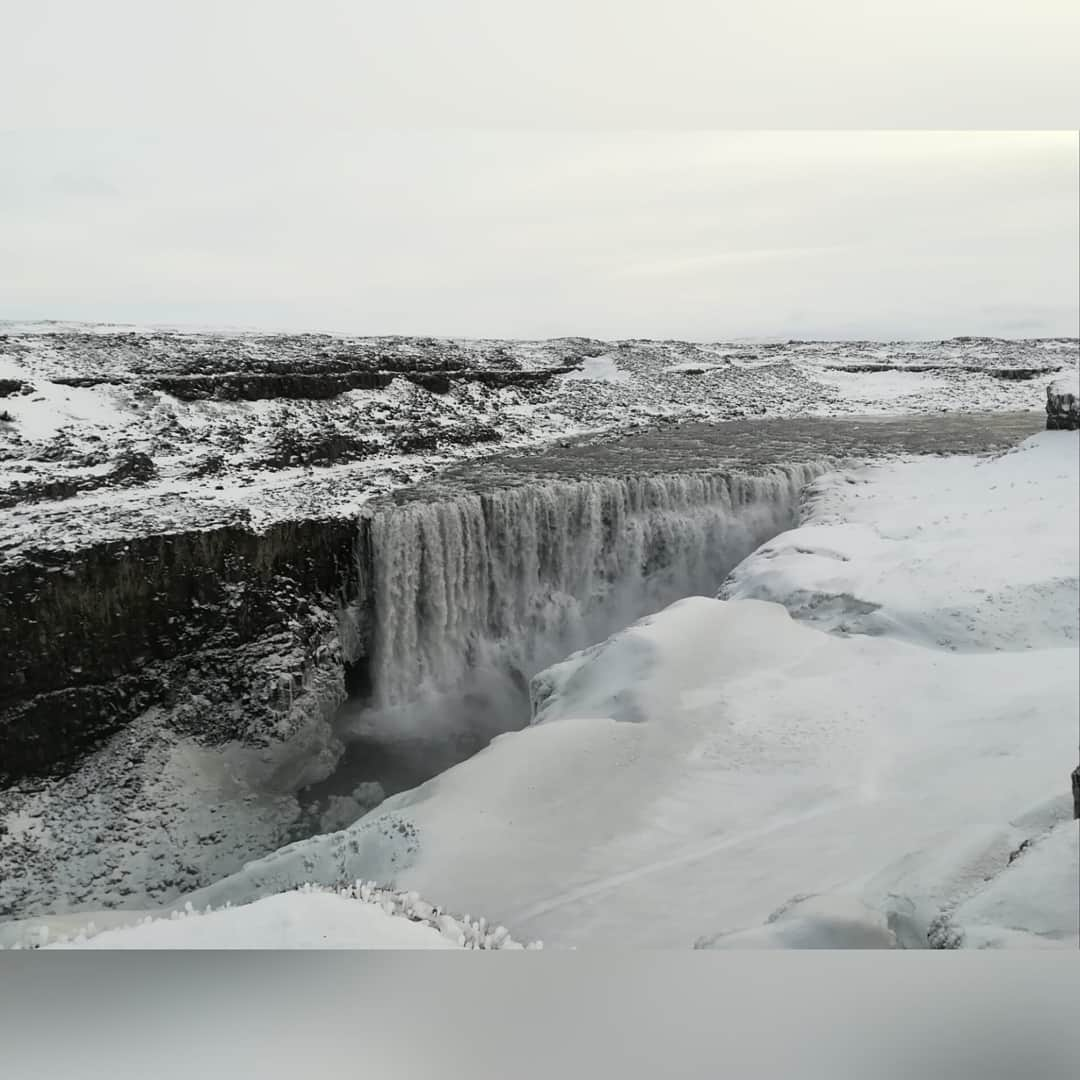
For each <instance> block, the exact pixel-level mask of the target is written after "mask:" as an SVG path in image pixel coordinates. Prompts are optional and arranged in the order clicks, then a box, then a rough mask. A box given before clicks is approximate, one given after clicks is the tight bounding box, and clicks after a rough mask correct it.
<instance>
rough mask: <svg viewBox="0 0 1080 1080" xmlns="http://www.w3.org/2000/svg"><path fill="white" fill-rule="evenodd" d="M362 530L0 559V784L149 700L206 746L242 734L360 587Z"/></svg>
mask: <svg viewBox="0 0 1080 1080" xmlns="http://www.w3.org/2000/svg"><path fill="white" fill-rule="evenodd" d="M363 532H364V529H363V523H362V522H361V523H359V524H358V522H357V521H356V520H354V519H347V520H346V519H333V520H311V521H301V522H286V523H281V524H278V525H275V526H273V527H271V528H270V529H268V530H266V531H265V532H262V533H256V532H253V531H251V530H250V529H247V528H245V527H243V526H240V525H237V526H225V527H221V528H218V529H215V530H209V531H205V532H185V533H176V534H173V535H159V536H148V537H144V538H140V539H138V540H135V541H130V542H127V543H121V542H111V543H100V544H96V545H94V546H91V547H88V548H86V549H83V550H80V551H78V552H61V551H51V552H40V553H38V556H37V558H36V559H34V560H33V561H26V562H22V563H19V564H15V565H8V566H4V567H0V783H7V782H10V781H11V780H14V779H17V778H19V777H22V776H26V775H40V774H43V773H45V774H48V773H50V772H52V771H56V770H62V769H63V768H64V767H65V765H67V764H69V763H70V762H72V761H74V760H76V759H77V758H78V757H79V756H80V755H81V754H83V753H85V752H87V751H88V750H90V749H92V748H93V747H94V746H96V745H98V744H99V743H100V742H101V740H102V739H103V738H105V737H106V736H108V735H110V734H111V733H112V732H114V731H116V730H118V729H119V728H120V727H121V726H123V725H124V724H125V723H127V722H128V721H130V720H131V719H133V718H134V717H135V716H137V715H138V714H139V713H140V712H142V711H143V710H144V709H146V708H148V707H149V706H150V705H154V704H160V705H168V706H169V710H170V722H172V723H173V724H174V726H175V725H181V726H184V727H190V728H191V730H192V731H193V732H194V733H197V734H198V735H200V736H201V737H204V738H207V739H210V740H211V741H213V740H219V739H220V740H225V739H229V738H240V739H245V740H248V741H251V740H255V741H256V742H257V741H258V740H259V739H260V738H262V737H264V733H265V731H267V730H269V728H270V727H271V726H272V725H273V722H274V721H275V720H276V719H277V716H276V715H275V714H276V713H277V712H278V711H279V710H280V707H281V701H280V700H279V699H280V697H281V695H282V694H285V695H288V694H290V693H291V692H292V689H293V686H294V684H295V683H296V680H297V679H299V680H300V681H301V682H302V681H303V678H304V676H305V674H306V671H307V669H308V668H309V667H311V666H316V665H318V664H321V663H324V662H325V661H326V657H325V656H324V655H323V652H324V651H325V643H326V641H327V640H328V639H329V638H330V637H332V636H333V633H334V632H335V630H336V624H335V623H334V618H333V615H332V613H333V612H334V611H336V610H337V609H338V607H339V606H340V604H341V602H342V597H350V598H353V599H355V598H357V597H359V596H360V595H361V592H362V588H363V582H362V580H361V571H360V566H361V565H362V558H360V557H358V556H359V555H362V553H363V550H364V549H363V543H364V536H363ZM358 545H360V546H359V547H358ZM357 651H358V652H362V651H363V646H362V643H357ZM289 655H292V656H293V657H294V659H295V663H294V665H293V667H294V668H295V669H296V670H295V671H293V673H292V674H291V675H290V673H289V666H288V664H287V663H286V662H285V661H283V660H282V657H288V656H289ZM267 659H269V661H271V662H270V663H269V664H265V663H264V664H263V665H262V666H261V667H260V664H259V661H260V660H267ZM350 659H352V660H355V659H356V657H352V658H350ZM340 660H341V658H340V657H339V658H337V662H340ZM283 674H284V675H285V676H286V677H287V678H286V681H287V682H288V683H289V685H287V686H286V685H284V684H283V683H282V682H281V679H282V676H283ZM238 701H239V702H240V703H241V705H240V707H238V706H237V702H238Z"/></svg>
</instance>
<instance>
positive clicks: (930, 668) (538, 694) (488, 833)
mask: <svg viewBox="0 0 1080 1080" xmlns="http://www.w3.org/2000/svg"><path fill="white" fill-rule="evenodd" d="M1077 460H1078V455H1077V439H1076V436H1074V435H1072V434H1070V433H1064V432H1053V433H1047V434H1046V435H1041V436H1037V437H1036V438H1034V439H1032V440H1030V441H1029V442H1028V443H1026V444H1025V445H1024V446H1023V447H1021V448H1020V449H1019V450H1018V451H1016V452H1015V453H1014V454H1008V455H1005V456H1003V457H1000V458H998V459H995V460H993V461H982V462H979V463H976V462H974V461H971V460H964V461H956V460H950V459H945V460H940V461H936V462H929V463H900V464H896V465H893V466H888V467H885V468H881V467H876V468H871V469H868V470H865V471H863V472H862V473H859V474H855V475H854V476H852V477H849V478H846V477H834V478H833V479H832V480H831V481H829V482H828V483H827V484H824V485H822V486H821V488H820V489H819V491H818V493H817V504H816V507H815V508H814V509H813V510H812V511H811V515H810V521H809V523H808V525H807V526H804V529H807V530H809V535H808V536H807V539H806V541H805V543H803V542H799V537H800V535H802V533H803V529H799V530H795V531H793V533H791V534H788V536H787V537H785V538H784V539H783V544H788V543H789V542H790V543H791V545H792V546H791V548H790V551H791V553H792V554H791V558H790V560H789V562H788V563H787V564H786V565H787V568H786V571H785V573H786V574H787V579H786V580H787V585H786V586H785V585H784V583H783V580H781V577H778V574H779V573H780V572H779V571H777V569H776V565H777V561H776V559H768V558H767V557H765V556H764V555H763V554H761V553H759V554H758V555H755V556H751V559H750V561H749V564H748V565H747V566H744V567H743V568H741V569H740V571H739V573H738V574H737V575H736V578H735V583H736V587H737V588H739V589H741V590H744V591H745V592H752V591H753V588H754V587H755V586H754V584H753V583H754V582H755V580H757V579H755V577H754V567H755V566H756V567H767V568H768V575H769V577H768V580H769V588H770V590H771V595H773V596H779V597H783V596H784V595H785V593H786V592H787V591H790V592H791V593H792V594H793V595H794V596H795V597H796V599H795V602H793V603H792V607H793V610H795V611H796V612H797V613H798V614H799V615H800V621H796V620H795V619H793V618H792V617H791V615H790V614H789V612H788V611H787V610H785V608H784V607H783V606H782V605H780V604H777V603H773V602H770V601H763V600H761V599H756V598H749V597H748V598H737V599H729V600H721V599H709V598H706V597H694V598H690V599H688V600H684V601H681V602H679V603H677V604H675V605H673V606H671V607H669V608H668V609H666V610H665V611H663V612H661V613H660V614H658V615H656V616H653V617H652V618H649V619H645V620H643V621H641V622H639V623H637V624H635V625H634V626H632V627H630V628H629V629H627V630H626V631H624V632H622V633H621V634H618V635H615V636H614V637H613V638H611V639H609V640H608V641H607V642H605V643H603V644H602V645H599V646H597V647H595V648H592V649H589V650H586V651H585V652H583V653H580V654H577V655H575V656H574V657H572V658H570V659H569V660H567V661H565V662H564V663H562V664H559V665H556V666H555V667H554V668H551V669H549V670H548V671H546V672H545V673H542V674H541V675H540V676H538V677H537V679H536V680H535V681H534V686H533V693H534V698H535V702H536V708H537V715H536V719H537V722H536V723H535V724H534V726H532V727H531V728H529V729H527V730H526V731H523V732H520V733H515V734H510V735H504V736H501V737H500V738H498V739H496V740H495V742H494V743H493V744H492V745H491V746H490V747H489V748H488V749H487V750H485V751H483V752H482V753H480V754H478V755H477V756H476V757H474V758H472V759H470V760H469V761H466V762H464V763H463V764H461V765H459V766H457V767H455V768H453V769H451V770H449V771H448V772H447V773H444V774H442V775H441V776H439V777H436V778H435V779H434V780H432V781H430V782H429V783H427V784H425V785H423V786H421V787H420V788H418V789H416V790H414V791H412V792H406V793H403V794H401V795H398V796H395V797H394V798H392V799H390V800H388V801H387V802H386V803H384V804H383V805H382V806H380V807H379V808H378V809H376V810H375V811H373V812H372V813H370V814H368V815H367V816H365V817H364V818H362V819H360V821H358V822H356V823H355V824H354V825H352V826H350V827H349V828H347V829H345V830H342V831H341V832H338V833H334V834H330V835H328V836H323V837H317V838H314V839H313V840H309V841H304V842H302V843H300V844H296V845H291V846H290V847H288V848H285V849H282V850H281V851H279V852H277V853H276V854H275V855H273V856H270V857H269V858H267V859H263V860H260V861H258V862H256V863H252V864H249V865H248V866H247V867H246V868H245V870H244V871H242V872H241V873H239V874H237V875H234V876H233V877H231V878H229V879H226V880H224V881H222V882H220V883H218V884H217V885H214V886H211V887H210V888H208V889H204V890H201V891H200V892H199V893H196V894H194V895H193V896H192V897H191V900H192V902H193V903H195V904H196V906H203V905H205V904H206V903H213V904H222V903H225V902H227V901H233V902H238V901H241V900H247V899H251V898H254V897H258V896H265V895H270V894H273V893H275V892H278V891H280V890H282V889H284V888H288V887H290V886H293V885H295V884H296V883H298V881H299V880H302V879H304V880H306V879H309V878H311V879H315V880H332V879H334V878H336V879H337V880H340V879H341V877H342V876H354V877H359V876H362V877H369V878H375V879H378V880H381V881H386V882H391V881H392V882H394V883H395V885H396V886H397V887H399V888H411V889H417V890H419V891H420V892H422V893H424V894H425V895H431V896H438V897H439V898H440V901H441V902H443V903H446V904H448V905H450V906H451V907H454V908H455V909H459V910H461V909H482V910H486V911H488V912H490V913H491V914H492V915H493V916H495V917H497V918H499V919H500V920H501V921H502V922H504V923H505V924H506V925H508V926H511V927H513V928H514V931H515V933H518V934H523V935H528V936H531V937H542V938H544V940H545V941H547V942H548V943H549V944H554V945H568V944H575V945H577V944H581V945H586V944H589V945H623V946H674V947H689V946H690V945H691V944H693V943H695V942H696V943H698V944H701V945H716V944H720V945H724V944H729V945H731V944H734V945H737V946H740V947H742V946H746V945H754V944H757V945H761V944H767V945H777V944H781V945H786V946H793V945H794V946H807V945H814V944H817V945H818V946H822V945H826V946H829V947H835V946H837V945H841V944H843V945H848V946H852V947H864V946H866V945H874V944H877V945H886V946H887V945H890V944H893V943H898V944H902V945H905V946H907V947H912V946H918V945H922V946H925V945H927V944H939V945H940V944H943V945H955V944H964V943H965V934H967V935H969V936H970V940H969V943H976V944H1000V943H1002V942H1003V941H1004V939H1005V938H1006V937H1009V936H1010V934H1007V933H1006V932H1005V930H1006V929H1008V930H1009V931H1010V933H1011V932H1012V931H1017V932H1018V933H1021V934H1028V935H1029V937H1030V935H1036V936H1037V938H1038V941H1039V943H1041V944H1047V943H1050V944H1054V943H1057V944H1061V943H1068V941H1069V940H1070V938H1069V934H1070V933H1071V932H1072V929H1074V928H1075V925H1076V910H1075V904H1072V905H1069V903H1068V897H1067V896H1066V892H1065V890H1063V889H1062V888H1060V887H1058V888H1057V891H1056V893H1055V895H1057V896H1058V901H1057V902H1053V901H1052V902H1050V903H1049V904H1048V906H1047V910H1045V911H1042V913H1041V914H1039V915H1038V917H1036V916H1035V915H1031V916H1030V917H1029V916H1025V915H1022V914H1018V915H1016V917H1015V918H1013V919H1012V921H1014V922H1016V921H1019V922H1021V923H1023V922H1024V920H1025V919H1027V920H1028V925H1026V926H1020V927H1019V928H1017V927H1015V926H1013V927H1004V928H1003V927H1002V920H1005V922H1008V921H1009V919H1010V918H1011V916H1009V914H1008V913H1009V912H1014V913H1016V912H1023V911H1024V910H1031V909H1032V904H1033V901H1032V898H1031V895H1030V886H1029V885H1026V884H1025V881H1026V880H1027V881H1029V882H1031V883H1037V882H1039V881H1044V880H1048V879H1050V878H1053V880H1055V881H1060V880H1062V879H1063V878H1064V877H1067V874H1068V867H1067V866H1064V868H1063V864H1062V862H1061V860H1060V858H1059V856H1060V855H1061V853H1062V849H1063V848H1065V847H1066V846H1067V841H1066V840H1063V839H1061V837H1062V836H1066V835H1071V834H1070V833H1069V830H1068V827H1067V825H1065V824H1063V823H1065V822H1067V820H1068V818H1069V817H1070V813H1071V808H1070V806H1069V799H1068V797H1067V794H1066V789H1067V777H1068V771H1069V766H1070V765H1071V763H1072V762H1073V760H1074V759H1075V755H1076V749H1077V746H1076V743H1077V739H1076V730H1077V702H1078V700H1080V686H1078V680H1080V674H1078V666H1077V659H1078V656H1077V647H1076V642H1077V627H1076V622H1075V620H1076V609H1075V605H1074V606H1073V608H1072V612H1073V619H1072V621H1071V622H1070V621H1069V620H1068V619H1066V618H1064V615H1063V609H1060V608H1059V605H1058V604H1057V602H1056V600H1055V599H1054V591H1055V590H1056V589H1059V588H1065V589H1066V590H1067V589H1068V588H1070V587H1072V588H1074V587H1075V585H1074V584H1073V585H1072V586H1070V585H1068V582H1070V581H1073V582H1074V579H1075V576H1076V552H1077V549H1078V540H1080V537H1078V535H1077V529H1078V520H1077V515H1076V514H1075V513H1073V512H1071V509H1072V506H1071V504H1070V502H1069V499H1070V498H1075V491H1076V487H1077V481H1078V479H1080V475H1078V468H1077ZM958 470H959V472H958ZM961 474H963V476H964V477H965V479H966V481H967V482H968V483H967V484H966V485H965V486H961V485H960V484H959V483H958V480H957V478H958V476H959V475H961ZM848 479H854V480H855V481H856V483H854V484H851V483H848V482H847V480H848ZM1018 488H1019V491H1018ZM875 493H876V494H875ZM901 496H903V497H901ZM867 499H876V500H877V505H876V508H875V509H874V510H873V512H872V516H877V519H878V520H879V521H880V526H879V529H880V532H879V534H878V536H877V537H876V538H875V539H874V541H873V542H870V541H868V540H867V539H866V535H865V530H864V531H863V532H861V533H860V534H859V535H860V536H861V537H862V541H861V542H860V543H857V544H851V543H850V542H849V538H848V536H847V533H848V532H849V530H848V528H847V526H848V525H849V524H854V525H860V524H861V525H863V526H865V525H866V521H865V520H864V521H862V522H861V523H860V521H859V514H860V513H861V511H862V506H863V505H867V506H869V505H870V504H869V503H868V502H867V501H866V500H867ZM946 507H947V508H948V514H947V515H946V514H945V510H944V508H946ZM866 512H867V514H871V511H870V510H869V509H868V510H867V511H866ZM935 515H936V517H935ZM943 515H945V517H947V520H944V519H943ZM849 518H850V521H849ZM939 519H941V520H939ZM935 521H937V522H938V524H937V529H938V530H939V531H937V532H935V531H934V529H932V528H931V527H930V526H931V525H933V523H934V522H935ZM829 528H833V529H835V530H836V535H833V536H830V534H828V532H827V530H828V529H829ZM1040 534H1042V535H1041V536H1040ZM935 536H940V542H937V541H935ZM965 538H966V542H964V541H965ZM879 541H880V542H879ZM774 543H776V542H774ZM783 544H782V545H781V550H785V549H784V547H783ZM881 544H896V545H899V546H897V547H895V548H892V549H889V550H890V551H891V554H890V555H889V556H888V558H886V557H884V556H883V555H882V552H881ZM826 547H827V548H829V549H830V550H837V551H842V553H843V554H844V555H845V557H846V559H847V561H846V562H843V561H842V560H839V561H840V562H841V563H842V566H841V570H842V572H843V573H844V574H846V575H848V577H849V578H850V579H851V581H853V582H855V583H856V585H857V587H856V588H854V591H851V595H852V596H854V597H855V598H856V599H858V598H860V597H862V596H866V597H869V599H868V600H865V601H863V603H865V604H867V605H869V604H880V605H881V606H880V607H878V608H875V609H874V612H872V613H864V614H865V615H869V614H875V613H881V614H878V624H877V625H875V626H873V627H869V629H872V630H873V631H874V632H873V633H865V632H859V631H860V626H859V624H858V623H857V622H856V624H855V625H853V626H846V627H841V626H839V625H838V624H837V621H836V617H835V613H833V614H832V615H829V616H827V617H825V618H822V619H818V618H816V617H815V615H814V608H813V605H810V607H809V608H807V607H806V605H805V603H804V600H803V599H802V597H803V595H804V594H805V593H806V592H807V589H806V588H805V586H806V584H807V581H808V580H809V581H817V579H816V578H814V574H815V573H816V570H815V569H814V568H815V567H816V566H817V565H818V563H819V562H820V560H821V558H822V556H821V554H820V552H821V551H822V550H824V549H825V548H826ZM798 548H803V549H804V551H803V552H802V553H801V555H800V558H799V559H796V558H794V555H795V554H800V553H799V552H798V550H797V549H798ZM976 551H978V555H977V556H976V555H975V554H974V553H975V552H976ZM976 557H977V558H978V559H979V560H981V562H979V563H978V565H977V566H975V567H973V568H972V567H968V566H967V564H968V563H969V562H970V560H971V559H972V558H976ZM890 560H891V561H890ZM931 565H932V567H933V568H932V570H931V569H930V567H931ZM1025 565H1026V566H1028V571H1029V572H1028V573H1027V574H1026V576H1025V575H1021V576H1020V578H1019V584H1018V586H1017V588H1016V589H1014V590H1013V592H1012V593H1010V594H1009V596H1008V601H1009V602H1008V604H1007V605H1003V604H1002V603H997V602H993V601H992V599H991V601H986V602H982V601H980V602H978V603H971V604H969V605H968V607H967V608H966V609H965V610H964V611H963V615H962V618H961V617H960V616H958V615H957V614H956V612H955V611H954V610H953V607H952V605H953V603H954V601H955V600H956V599H957V598H958V597H959V596H961V595H962V594H963V591H964V584H965V583H966V584H967V585H968V586H971V585H973V583H974V581H975V580H987V581H989V582H990V583H991V584H992V586H993V588H994V589H998V588H1000V587H1001V586H1002V583H1004V582H1006V581H1009V580H1013V576H1014V575H1015V572H1016V569H1017V568H1018V567H1020V566H1025ZM979 574H987V575H988V576H987V577H985V578H980V577H978V575H979ZM965 575H966V576H965ZM845 580H846V579H845ZM864 582H865V583H867V584H866V587H865V588H864V586H863V583H864ZM921 583H924V584H925V588H921ZM1063 583H1064V584H1063ZM819 584H820V582H819ZM871 586H872V587H873V588H872V587H871ZM875 588H876V589H877V590H878V591H874V589H875ZM845 591H850V590H845ZM996 595H997V594H996V593H993V592H991V598H993V597H994V596H996ZM1047 613H1048V614H1047ZM803 615H806V616H807V618H806V619H801V616H803ZM856 617H862V616H860V614H859V612H856V614H855V616H852V618H856ZM894 629H895V633H894V632H893V631H894ZM824 630H838V631H841V632H838V633H827V632H823V631H824ZM1029 637H1034V638H1035V639H1036V640H1035V641H1030V640H1028V638H1029ZM939 641H944V642H945V643H946V644H947V645H950V646H954V647H955V648H952V647H945V648H941V647H938V642H939ZM1057 793H1060V794H1057ZM1057 829H1061V830H1063V831H1062V832H1058V831H1056V830H1057ZM1048 836H1049V837H1050V838H1051V839H1045V838H1047V837H1048ZM1025 841H1031V842H1032V843H1030V844H1028V845H1026V846H1025ZM1047 845H1048V846H1047ZM1017 853H1019V854H1017ZM1010 859H1012V860H1013V862H1012V863H1010ZM1025 863H1026V866H1025ZM988 881H989V883H990V885H991V886H992V888H988V887H987V883H988ZM999 895H1000V896H1003V897H1005V899H1003V900H1000V901H999V900H995V897H997V896H999ZM980 897H981V898H982V899H981V900H979V898H980ZM1072 899H1073V901H1075V894H1074V895H1073V897H1072ZM807 904H809V905H810V906H806V905H807ZM1025 905H1026V908H1025ZM1044 906H1046V905H1044ZM800 908H801V910H800ZM1003 913H1004V914H1003ZM965 928H969V929H966V930H965ZM740 937H741V940H740ZM1012 938H1015V934H1013V935H1012ZM1012 938H1010V940H1012ZM1025 940H1026V939H1025Z"/></svg>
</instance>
